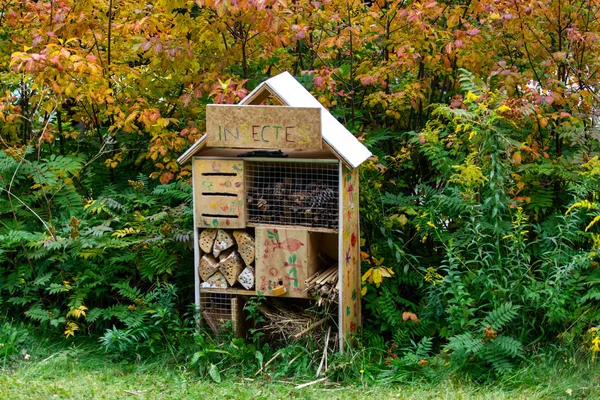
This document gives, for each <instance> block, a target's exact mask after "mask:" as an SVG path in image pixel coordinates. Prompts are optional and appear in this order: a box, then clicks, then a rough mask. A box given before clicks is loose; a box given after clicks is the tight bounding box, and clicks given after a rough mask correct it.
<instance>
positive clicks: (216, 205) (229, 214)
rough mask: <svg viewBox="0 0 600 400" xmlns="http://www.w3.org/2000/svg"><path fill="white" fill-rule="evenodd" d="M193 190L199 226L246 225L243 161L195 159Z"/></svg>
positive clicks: (228, 226) (230, 226) (233, 226)
mask: <svg viewBox="0 0 600 400" xmlns="http://www.w3.org/2000/svg"><path fill="white" fill-rule="evenodd" d="M194 190H195V191H196V201H197V203H196V204H197V205H196V209H195V212H196V223H197V224H198V226H199V227H201V228H230V229H231V228H245V227H246V201H245V199H244V162H243V161H240V160H195V161H194Z"/></svg>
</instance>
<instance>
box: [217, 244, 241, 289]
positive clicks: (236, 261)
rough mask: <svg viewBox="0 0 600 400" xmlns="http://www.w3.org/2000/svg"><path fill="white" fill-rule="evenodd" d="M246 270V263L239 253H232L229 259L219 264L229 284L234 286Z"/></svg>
mask: <svg viewBox="0 0 600 400" xmlns="http://www.w3.org/2000/svg"><path fill="white" fill-rule="evenodd" d="M243 269H244V261H243V260H242V257H240V254H239V253H238V252H237V251H232V252H231V254H229V256H227V258H225V259H224V260H222V261H221V262H220V263H219V271H221V273H222V274H223V275H224V276H225V279H227V282H228V283H229V284H230V285H231V286H233V285H234V284H235V282H236V280H237V277H238V276H239V275H240V273H241V272H242V270H243Z"/></svg>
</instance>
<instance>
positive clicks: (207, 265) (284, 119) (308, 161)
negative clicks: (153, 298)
mask: <svg viewBox="0 0 600 400" xmlns="http://www.w3.org/2000/svg"><path fill="white" fill-rule="evenodd" d="M266 102H268V103H269V104H271V105H265V104H264V103H266ZM273 104H277V105H273ZM370 155H371V153H370V152H369V151H368V150H367V148H366V147H365V146H363V145H362V144H361V143H360V142H359V141H358V140H357V139H356V138H355V137H354V136H353V135H352V134H351V133H350V132H349V131H348V130H347V129H346V128H344V126H343V125H342V124H341V123H340V122H338V121H337V120H336V119H335V118H334V117H333V116H332V115H331V114H330V113H329V112H328V111H327V110H326V109H325V108H324V107H323V106H322V105H321V104H320V103H319V102H318V101H317V100H316V99H315V98H314V97H313V96H312V95H311V94H310V93H309V92H308V91H307V90H306V89H304V87H303V86H302V85H301V84H300V83H299V82H298V81H296V80H295V79H294V77H292V75H290V74H289V73H287V72H284V73H282V74H280V75H277V76H275V77H273V78H271V79H268V80H267V81H265V82H263V83H262V84H260V85H259V86H258V87H257V88H256V89H255V90H254V91H252V92H251V93H250V94H249V95H248V96H247V97H245V98H244V99H243V100H242V101H241V102H240V104H238V105H208V106H207V109H206V134H205V135H204V136H202V137H201V138H200V140H198V141H197V142H196V143H195V144H194V145H193V146H192V147H191V148H190V149H188V150H187V151H186V152H185V153H184V154H183V155H181V157H179V159H178V162H179V163H180V164H183V163H186V162H187V161H189V160H191V161H192V169H193V185H194V239H195V252H194V254H195V262H194V268H195V274H194V276H195V287H196V291H195V303H196V306H197V307H198V309H199V311H200V315H201V316H202V317H201V318H202V323H206V324H207V325H208V326H209V327H210V328H211V329H212V330H213V331H215V332H216V333H217V334H218V333H219V332H220V329H221V328H220V327H221V326H222V324H223V323H224V322H226V321H231V323H232V324H233V327H234V329H236V328H239V324H240V316H241V309H242V306H243V304H242V303H243V301H244V299H247V298H248V297H249V296H253V295H255V294H257V293H258V292H260V293H262V294H264V295H265V296H277V297H279V298H282V299H284V298H289V299H290V300H289V301H292V300H293V299H297V298H304V299H310V298H314V297H315V296H316V295H317V294H319V293H320V294H321V295H323V294H324V293H325V294H328V295H329V296H330V297H332V298H334V300H335V301H337V303H338V307H337V309H338V328H339V335H338V338H339V340H340V343H339V344H340V349H343V347H344V339H345V338H348V337H349V336H350V335H351V334H352V333H354V332H355V331H356V329H357V327H358V325H359V324H360V313H361V306H360V231H359V208H358V169H357V168H358V166H359V165H360V164H361V163H363V162H364V161H365V160H366V159H367V158H368V157H369V156H370Z"/></svg>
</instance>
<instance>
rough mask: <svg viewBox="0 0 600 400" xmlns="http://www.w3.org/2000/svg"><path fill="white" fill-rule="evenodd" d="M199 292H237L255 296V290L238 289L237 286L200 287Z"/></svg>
mask: <svg viewBox="0 0 600 400" xmlns="http://www.w3.org/2000/svg"><path fill="white" fill-rule="evenodd" d="M200 292H201V293H220V294H238V295H243V296H255V295H256V290H246V289H238V288H227V289H219V288H200Z"/></svg>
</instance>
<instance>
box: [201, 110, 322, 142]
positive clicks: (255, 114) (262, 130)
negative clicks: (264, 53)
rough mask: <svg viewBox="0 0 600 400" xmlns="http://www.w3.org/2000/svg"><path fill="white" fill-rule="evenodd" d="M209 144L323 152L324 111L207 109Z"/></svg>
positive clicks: (207, 138)
mask: <svg viewBox="0 0 600 400" xmlns="http://www.w3.org/2000/svg"><path fill="white" fill-rule="evenodd" d="M206 145H207V146H208V147H228V148H243V149H301V150H307V149H313V150H316V149H319V150H320V149H321V148H322V146H323V144H322V137H321V108H320V107H313V108H296V107H283V106H245V105H241V106H240V105H217V104H210V105H208V106H207V107H206Z"/></svg>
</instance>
